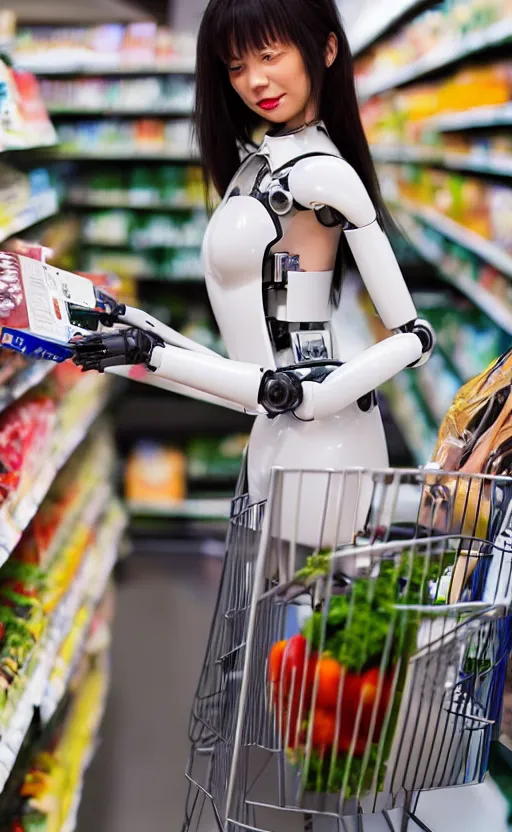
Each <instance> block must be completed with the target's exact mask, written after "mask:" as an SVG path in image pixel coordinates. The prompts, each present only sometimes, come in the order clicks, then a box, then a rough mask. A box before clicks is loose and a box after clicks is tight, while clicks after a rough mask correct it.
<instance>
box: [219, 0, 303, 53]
mask: <svg viewBox="0 0 512 832" xmlns="http://www.w3.org/2000/svg"><path fill="white" fill-rule="evenodd" d="M286 10H287V4H286V3H281V2H279V0H230V2H227V3H223V4H222V5H221V6H220V7H219V8H218V9H217V15H216V18H215V30H216V31H215V39H214V43H215V48H216V52H217V56H218V57H219V58H220V60H221V61H222V62H223V63H228V62H229V61H230V60H231V59H232V58H233V57H237V58H239V57H241V56H242V55H244V54H245V53H246V52H248V51H255V52H258V51H260V50H262V49H265V47H267V46H269V45H270V44H271V43H273V42H276V41H280V42H281V43H290V42H291V36H292V29H293V21H292V20H288V17H289V15H287V14H286Z"/></svg>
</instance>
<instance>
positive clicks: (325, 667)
mask: <svg viewBox="0 0 512 832" xmlns="http://www.w3.org/2000/svg"><path fill="white" fill-rule="evenodd" d="M511 515H512V479H510V478H507V477H486V476H480V475H479V476H477V475H475V476H470V475H464V474H451V473H446V472H443V471H430V470H418V471H408V470H407V471H405V470H403V471H402V470H392V469H389V470H376V471H372V470H367V469H348V470H344V471H290V470H286V471H285V470H281V469H275V470H274V471H273V473H272V482H271V490H270V496H269V500H268V501H267V503H266V504H263V503H260V504H257V505H251V504H250V501H249V498H248V496H247V495H243V496H240V497H238V498H236V499H235V501H234V502H233V508H232V513H231V519H230V530H229V535H228V542H227V553H226V559H225V565H224V571H223V576H222V581H221V588H220V592H219V597H218V603H217V608H216V611H215V616H214V620H213V625H212V630H211V634H210V639H209V643H208V648H207V653H206V657H205V662H204V666H203V669H202V673H201V677H200V682H199V686H198V690H197V694H196V698H195V701H194V706H193V713H192V719H191V724H190V736H191V741H192V754H191V759H190V764H189V769H188V777H189V780H190V793H189V799H188V803H187V817H186V821H185V825H184V829H185V830H191V832H196V830H201V832H202V830H203V829H205V830H208V832H212V830H213V829H214V828H215V829H218V830H221V832H235V830H242V829H244V830H245V829H247V830H253V831H254V832H287V831H288V830H290V832H295V831H296V830H297V832H304V830H306V829H311V830H312V832H349V830H350V832H351V830H352V829H354V830H357V831H358V832H359V830H363V829H366V824H370V823H371V824H372V825H371V827H370V825H368V829H370V828H371V830H372V832H373V830H380V829H382V830H389V829H396V830H400V831H401V832H402V830H406V829H409V828H410V829H411V830H412V829H418V828H420V829H427V827H426V826H424V825H423V824H422V822H421V820H420V819H419V818H418V817H417V814H416V812H417V803H418V796H419V794H420V793H421V792H423V791H427V790H430V789H437V788H447V787H450V786H457V785H465V784H473V783H478V782H481V781H482V779H483V778H484V776H485V773H486V769H487V759H488V754H489V745H490V742H491V740H492V739H493V737H494V736H495V734H496V726H497V725H498V724H499V720H500V714H501V706H502V698H503V687H504V679H505V669H506V662H507V658H508V655H509V652H510V647H511V619H510V616H509V613H510V608H511V603H512V516H511ZM207 815H208V817H209V818H210V819H211V820H208V821H206V820H205V818H206V816H207ZM395 816H396V817H395ZM397 817H398V820H397ZM205 823H206V826H205V825H204V824H205ZM397 824H398V825H397ZM410 824H415V825H410Z"/></svg>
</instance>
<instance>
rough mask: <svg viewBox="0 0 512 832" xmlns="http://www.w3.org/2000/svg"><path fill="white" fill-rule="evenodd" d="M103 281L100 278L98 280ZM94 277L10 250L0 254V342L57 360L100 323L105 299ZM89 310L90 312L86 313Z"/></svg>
mask: <svg viewBox="0 0 512 832" xmlns="http://www.w3.org/2000/svg"><path fill="white" fill-rule="evenodd" d="M102 282H104V281H102ZM109 302H110V301H109V298H108V297H107V296H106V295H103V294H102V293H101V291H100V289H98V290H97V291H96V290H95V285H94V282H93V281H92V280H89V279H87V278H85V277H83V276H81V275H77V274H73V273H71V272H66V271H64V270H62V269H57V268H55V267H54V266H50V265H48V264H47V263H44V262H41V261H37V260H34V259H33V258H32V257H24V256H21V255H17V254H14V253H11V252H0V323H1V325H2V333H1V344H2V346H3V347H5V348H8V349H12V350H16V351H17V352H21V353H23V354H25V355H31V356H34V357H35V358H43V359H50V360H52V361H56V362H61V361H65V360H66V359H67V358H69V357H71V355H72V349H71V348H70V347H69V346H67V345H68V342H69V341H70V339H71V338H72V337H73V336H74V335H77V334H79V333H84V332H89V331H91V330H97V329H98V327H99V326H101V324H100V322H99V318H98V314H97V313H98V311H100V310H101V309H102V308H103V309H104V308H106V307H105V303H107V304H108V303H109ZM89 310H93V314H92V315H90V314H88V311H89Z"/></svg>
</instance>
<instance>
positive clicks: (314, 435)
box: [151, 125, 422, 547]
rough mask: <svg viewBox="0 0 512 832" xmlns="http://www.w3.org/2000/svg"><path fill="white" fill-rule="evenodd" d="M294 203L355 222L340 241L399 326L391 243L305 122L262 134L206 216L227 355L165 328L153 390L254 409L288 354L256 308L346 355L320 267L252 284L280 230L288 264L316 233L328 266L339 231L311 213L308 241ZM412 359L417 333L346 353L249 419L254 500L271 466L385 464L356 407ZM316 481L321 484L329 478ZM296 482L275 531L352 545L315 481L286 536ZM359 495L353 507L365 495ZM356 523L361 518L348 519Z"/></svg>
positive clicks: (387, 317)
mask: <svg viewBox="0 0 512 832" xmlns="http://www.w3.org/2000/svg"><path fill="white" fill-rule="evenodd" d="M305 154H309V156H308V158H302V159H301V158H300V157H302V156H304V155H305ZM319 154H321V155H319ZM273 188H282V189H283V191H284V192H285V193H286V191H287V189H288V190H289V192H290V193H291V195H292V196H293V199H294V200H295V203H294V202H293V200H291V199H290V200H289V208H287V209H286V216H282V215H281V214H279V215H277V214H276V213H275V211H273V209H272V208H271V205H270V203H269V193H271V192H273V190H272V189H273ZM297 203H298V204H300V205H302V206H304V208H305V209H306V210H307V209H311V208H315V207H321V206H324V205H326V206H330V207H331V208H334V209H336V211H338V212H339V213H341V214H342V215H343V217H345V218H346V219H347V220H348V221H349V223H351V224H352V226H353V227H355V228H354V230H351V231H347V232H346V233H347V239H348V241H349V245H350V247H351V249H352V251H353V253H354V256H355V259H356V262H357V263H358V264H359V265H360V268H361V275H362V277H363V280H364V281H365V283H366V285H367V287H368V291H369V293H370V295H371V296H372V299H373V301H374V304H375V306H376V308H377V311H378V312H379V314H380V315H381V317H382V319H383V321H384V323H385V324H386V326H388V327H389V328H390V329H393V328H398V327H401V326H404V325H405V324H408V323H409V322H410V321H411V320H413V319H415V318H416V311H415V308H414V304H413V302H412V300H411V298H410V295H409V293H408V291H407V287H406V285H405V282H404V280H403V277H402V275H401V273H400V270H399V268H398V265H397V263H396V260H395V258H394V255H393V252H392V250H391V247H390V245H389V243H388V241H387V239H386V238H385V237H384V235H383V234H382V232H381V231H380V229H379V227H378V225H377V223H376V222H375V218H376V214H375V209H374V207H373V205H372V203H371V200H370V198H369V196H368V194H367V192H366V190H365V188H364V186H363V184H362V182H361V180H360V179H359V177H358V175H357V174H356V172H355V171H354V170H353V169H352V168H351V167H350V165H348V164H347V162H345V161H344V160H343V159H341V158H340V156H339V152H338V151H337V149H336V148H335V146H334V145H333V144H332V142H331V140H330V139H329V137H328V136H327V135H326V133H325V128H323V127H322V125H313V126H310V127H306V128H303V129H302V130H300V131H298V132H295V133H293V134H291V135H288V136H282V137H269V136H267V137H266V139H265V140H264V142H263V144H262V146H261V148H260V150H259V151H258V152H257V153H256V154H254V155H252V156H250V157H249V158H248V159H247V160H246V162H245V163H244V164H243V165H242V167H241V168H240V171H239V172H238V174H237V176H235V178H234V180H233V182H232V184H231V185H230V187H229V188H228V192H227V194H226V196H225V198H224V200H223V202H222V204H221V205H220V207H219V208H218V209H217V211H216V212H215V214H214V216H213V218H212V220H211V222H210V225H209V227H208V231H207V233H206V236H205V241H204V246H203V256H204V264H205V271H206V284H207V288H208V294H209V297H210V301H211V304H212V308H213V311H214V313H215V317H216V320H217V323H218V326H219V329H220V331H221V335H222V337H223V339H224V341H225V343H226V346H227V349H228V354H229V356H230V358H229V359H225V358H222V357H220V356H216V355H214V354H204V350H203V351H201V352H198V351H194V350H193V349H190V347H189V348H186V347H187V345H185V344H183V346H174V344H176V343H178V342H177V341H176V339H175V336H174V333H173V332H172V331H170V330H169V331H167V332H165V333H163V332H162V337H163V338H164V340H165V341H166V342H167V343H168V344H169V345H168V346H165V347H156V348H155V349H154V350H153V354H152V358H151V363H152V366H153V367H155V369H156V372H155V376H156V378H155V379H154V383H155V384H159V383H160V379H161V380H162V381H165V384H166V385H167V384H168V385H169V386H170V387H171V389H175V385H179V389H182V390H183V391H187V390H188V391H191V390H192V391H195V392H193V393H192V395H196V396H199V397H204V399H205V400H206V401H212V400H216V401H218V402H220V403H225V404H226V406H228V407H232V406H234V407H238V408H240V407H241V408H244V409H245V410H247V411H248V412H252V413H260V414H261V413H264V411H263V408H262V406H261V405H260V404H259V403H258V394H259V388H260V382H261V379H262V377H263V374H264V373H265V371H267V370H269V369H271V370H273V369H275V368H276V366H285V363H286V360H285V359H287V358H288V357H289V355H291V350H290V349H287V348H284V349H282V350H281V352H279V350H278V349H277V347H276V348H275V347H274V346H273V343H272V340H271V337H270V332H269V328H268V321H267V316H268V317H269V318H272V317H274V318H277V320H278V322H281V323H282V324H283V325H288V324H287V322H293V323H291V324H290V325H291V326H292V327H295V328H296V329H295V330H294V331H293V333H292V334H293V336H294V338H295V337H296V335H297V332H299V330H300V331H304V330H306V335H307V330H308V329H310V330H315V329H316V324H319V323H322V324H323V325H325V326H324V331H325V332H326V333H327V336H326V339H325V340H326V343H329V345H331V344H332V355H328V356H327V357H326V358H328V359H329V360H330V359H334V360H335V361H336V360H338V361H342V360H343V358H344V354H346V352H350V350H346V348H344V347H343V331H342V330H340V329H339V328H338V327H337V326H336V324H335V322H334V320H333V310H332V308H331V306H330V302H329V294H330V287H331V272H330V271H327V272H326V271H325V265H324V266H322V268H321V269H318V270H316V269H317V268H318V267H316V266H315V264H314V263H309V264H308V271H306V272H303V271H293V270H290V271H288V274H287V285H288V289H285V288H284V287H283V288H281V283H279V282H277V283H272V280H271V281H270V283H271V285H270V288H269V284H268V283H267V284H266V287H267V288H265V289H264V287H263V284H262V281H263V276H264V266H265V264H266V265H267V266H268V265H269V262H268V260H267V258H268V256H269V253H270V251H271V250H273V251H282V249H281V248H280V247H279V241H282V240H283V235H285V236H287V235H288V236H287V239H292V238H293V239H295V240H297V241H298V244H299V246H300V249H301V250H300V251H294V252H290V251H288V252H287V254H289V255H298V256H299V258H300V257H303V256H304V254H306V255H307V253H308V249H309V250H310V251H315V252H318V251H319V247H318V241H319V240H321V246H320V248H321V247H323V249H324V250H323V252H322V262H323V263H326V262H327V261H329V262H330V267H331V268H333V267H334V259H335V256H336V249H337V239H339V234H338V236H337V237H336V235H333V234H326V229H325V228H324V227H322V226H320V224H319V223H318V224H317V220H316V219H315V218H314V217H313V215H311V217H312V218H313V220H314V222H312V223H311V224H310V225H309V228H310V229H311V235H312V236H311V235H303V234H300V233H299V234H297V233H295V235H293V234H292V233H291V232H292V231H293V223H294V219H295V218H296V217H297V216H300V211H299V209H298V208H297ZM302 227H303V220H301V225H300V228H302ZM296 228H299V226H296ZM317 231H318V235H317V233H316V232H317ZM303 238H304V239H303ZM326 246H327V248H326ZM329 246H330V248H329ZM316 256H317V254H315V257H316ZM313 259H314V258H313ZM266 279H267V280H268V271H267V278H266ZM285 285H286V284H285ZM301 327H302V329H301ZM166 336H167V337H166ZM331 336H332V337H331ZM290 337H291V336H290ZM279 349H280V348H279ZM329 350H331V346H329ZM201 353H203V354H201ZM421 354H422V347H421V343H420V340H419V338H418V337H417V336H416V335H414V334H412V333H407V334H397V335H394V336H393V337H391V338H389V339H387V340H385V341H383V342H381V343H379V344H377V345H374V346H372V347H371V348H369V349H367V350H364V351H363V352H361V353H360V354H358V355H356V356H351V357H350V358H349V360H348V361H347V363H346V364H345V365H343V366H339V367H336V368H335V369H334V370H333V371H332V372H331V373H330V375H328V376H327V378H326V379H324V381H323V382H322V383H318V382H315V381H303V383H302V390H303V394H304V400H303V403H302V405H301V406H300V407H299V408H298V409H297V410H296V413H295V414H291V413H286V414H283V415H280V416H277V417H276V418H274V419H270V418H269V417H268V416H267V415H266V413H265V415H260V416H258V418H257V419H256V422H255V425H254V428H253V431H252V434H251V439H250V444H249V453H248V479H249V490H250V496H251V498H252V499H253V500H263V499H265V498H266V497H267V496H268V487H269V482H270V472H271V469H272V467H273V466H281V467H283V468H294V469H297V468H299V469H300V468H313V469H322V470H325V469H329V468H330V469H336V468H343V467H351V466H368V467H375V466H377V467H385V466H386V465H387V462H388V457H387V449H386V441H385V436H384V431H383V428H382V422H381V418H380V413H379V411H378V408H377V407H374V408H373V409H370V410H369V411H368V412H365V411H364V409H362V408H361V407H360V406H359V404H358V403H357V402H358V400H359V399H360V398H361V397H362V396H364V395H365V394H367V393H369V392H371V391H372V390H373V389H374V388H375V387H376V386H378V385H380V384H382V383H383V382H384V381H387V380H388V379H389V378H391V377H392V376H393V375H395V374H396V373H397V372H399V371H400V370H402V369H403V368H405V367H407V366H408V365H410V364H412V363H414V362H415V361H417V360H418V358H419V357H420V356H421ZM331 369H332V361H331ZM157 379H158V380H157ZM163 386H164V385H163ZM325 482H326V485H327V475H326V481H325ZM297 488H298V482H297V483H296V484H295V485H294V484H293V483H292V484H291V486H289V487H288V490H287V491H286V492H285V493H283V494H282V495H281V499H282V500H283V501H284V506H283V507H284V512H283V513H282V516H284V518H285V520H284V523H285V526H286V522H287V521H286V517H287V516H289V518H290V528H289V529H288V530H287V529H286V528H282V529H281V535H282V536H284V537H286V536H287V534H289V535H290V539H291V538H292V537H295V538H296V539H298V540H299V541H300V542H302V543H304V544H307V545H309V546H312V547H316V546H318V545H319V541H318V534H319V529H320V528H321V527H322V526H323V527H324V530H325V534H326V535H327V536H325V535H324V538H323V539H322V546H324V547H325V546H327V545H334V544H335V543H336V541H339V540H340V539H343V540H348V539H350V537H351V536H352V534H353V532H354V528H353V526H354V523H355V522H356V520H355V519H354V517H351V518H350V520H347V522H346V523H345V520H343V521H342V528H339V527H338V528H336V526H337V525H338V523H337V520H336V518H337V517H338V511H339V506H338V505H337V504H336V501H334V502H332V504H331V505H329V507H328V511H327V516H325V517H324V516H323V514H322V512H323V507H324V489H323V488H322V487H319V484H318V482H317V481H315V483H314V486H312V485H311V484H309V485H308V484H307V483H303V484H302V491H301V497H300V499H301V500H302V501H303V502H302V504H301V508H303V510H301V512H300V516H301V521H300V524H301V525H300V530H299V534H298V538H297V537H296V531H297V530H296V529H295V528H294V527H292V526H293V524H294V521H293V518H294V517H295V516H296V500H297V497H298V491H297ZM360 502H361V505H362V509H361V511H362V513H363V514H364V500H363V501H360ZM287 505H288V506H289V512H288V514H287V511H288V510H287V508H286V507H287ZM349 515H350V512H349ZM349 515H347V517H348V516H349ZM363 519H364V517H363V516H361V517H359V518H357V522H360V521H361V520H363Z"/></svg>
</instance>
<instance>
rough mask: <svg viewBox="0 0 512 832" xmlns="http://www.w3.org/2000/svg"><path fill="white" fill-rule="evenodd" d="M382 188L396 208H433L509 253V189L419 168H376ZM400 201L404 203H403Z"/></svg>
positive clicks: (511, 236)
mask: <svg viewBox="0 0 512 832" xmlns="http://www.w3.org/2000/svg"><path fill="white" fill-rule="evenodd" d="M378 170H379V176H380V178H381V181H382V182H383V188H384V189H388V188H389V191H388V192H389V193H391V191H392V189H393V187H394V188H395V189H396V193H395V197H394V198H393V197H392V198H391V200H392V201H393V202H394V203H395V204H396V205H397V207H398V208H400V207H404V205H405V204H406V203H405V200H409V201H410V202H412V203H414V204H415V205H419V206H422V207H423V206H427V207H431V208H434V209H435V210H436V211H438V212H439V213H440V214H443V215H445V216H447V217H449V218H450V219H453V220H454V221H455V222H457V223H459V224H460V225H462V226H464V228H467V229H469V230H470V231H474V232H475V234H478V235H479V236H480V237H484V238H485V239H487V240H491V241H493V242H494V243H496V244H497V245H499V246H500V247H502V248H503V249H504V250H505V251H508V252H509V253H512V233H511V229H512V219H511V217H512V213H511V212H512V203H511V193H512V191H511V189H510V188H509V187H508V186H506V185H501V184H495V182H493V181H492V180H487V179H480V178H477V177H475V176H468V175H465V174H459V173H451V172H448V171H444V170H437V169H434V168H429V167H420V166H419V165H413V164H407V165H392V164H390V165H379V166H378ZM402 200H403V202H402Z"/></svg>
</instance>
